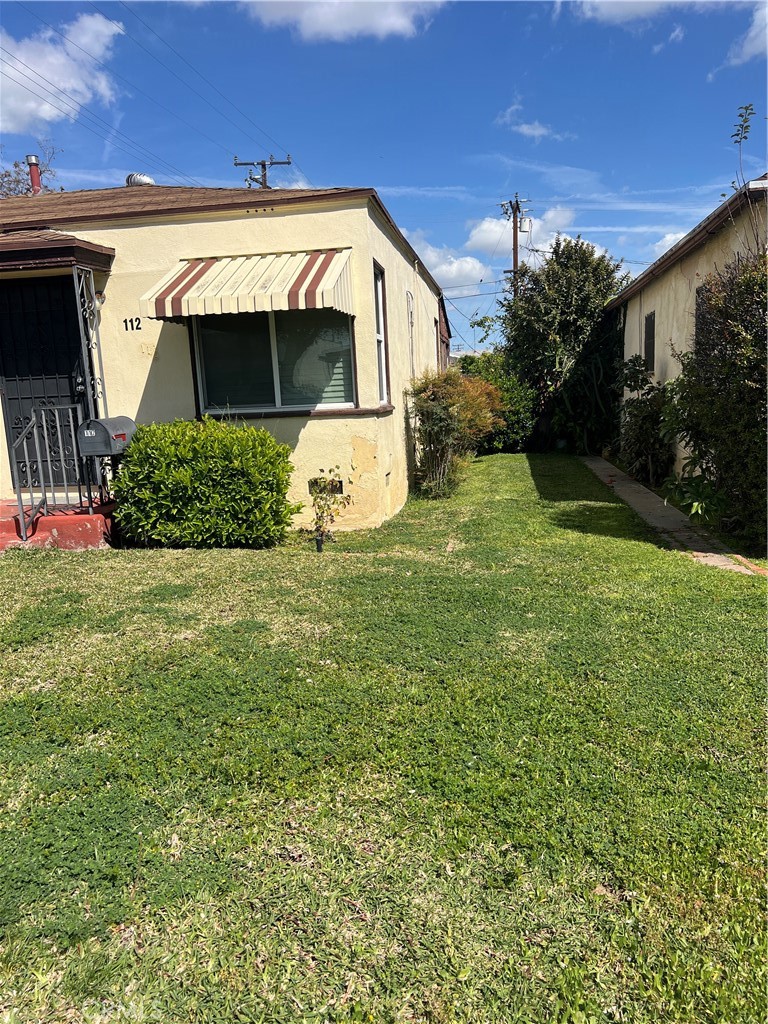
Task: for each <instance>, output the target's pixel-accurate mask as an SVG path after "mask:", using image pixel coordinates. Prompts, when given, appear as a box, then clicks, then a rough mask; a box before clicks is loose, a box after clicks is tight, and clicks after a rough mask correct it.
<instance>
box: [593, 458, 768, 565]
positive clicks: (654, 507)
mask: <svg viewBox="0 0 768 1024" xmlns="http://www.w3.org/2000/svg"><path fill="white" fill-rule="evenodd" d="M581 461H582V462H583V463H584V465H585V466H588V467H589V468H590V469H591V470H592V472H593V473H594V474H595V476H596V477H598V479H600V480H602V482H603V483H604V484H606V485H607V486H608V487H610V488H611V490H612V491H613V492H614V494H615V495H616V497H617V498H621V500H622V501H623V502H625V503H626V504H627V505H629V507H630V508H631V509H633V510H634V511H635V512H637V514H638V515H639V516H640V518H641V519H644V520H645V521H646V523H648V524H649V525H650V526H652V527H653V529H654V530H656V532H657V533H659V534H660V535H661V536H662V537H663V538H664V540H665V541H667V543H668V544H669V545H670V547H673V548H676V549H677V550H678V551H688V552H689V553H690V554H691V555H692V557H693V558H695V560H696V561H697V562H703V563H704V565H714V566H716V567H717V568H718V569H728V570H729V571H730V572H740V573H744V574H745V575H746V576H756V575H763V573H764V570H762V569H760V568H759V567H758V566H753V565H752V564H751V563H750V562H747V560H746V559H742V558H741V557H740V556H739V555H736V554H734V552H733V551H731V550H730V549H729V548H727V547H726V546H725V545H724V544H721V543H720V542H719V541H718V540H715V538H714V537H706V536H702V535H701V534H699V533H697V532H696V531H695V530H694V529H693V527H692V526H691V521H690V519H689V518H688V516H686V515H684V514H683V513H682V512H680V511H679V510H678V509H676V508H675V507H674V506H673V505H665V504H664V500H663V498H660V497H659V496H658V495H657V494H654V493H653V491H649V490H648V488H647V487H643V485H642V484H639V483H638V482H637V481H636V480H633V479H632V477H629V476H627V474H626V473H622V472H621V470H620V469H617V468H616V467H615V466H612V465H611V464H610V462H606V461H605V459H601V458H599V456H596V455H583V456H581ZM766 575H768V574H766Z"/></svg>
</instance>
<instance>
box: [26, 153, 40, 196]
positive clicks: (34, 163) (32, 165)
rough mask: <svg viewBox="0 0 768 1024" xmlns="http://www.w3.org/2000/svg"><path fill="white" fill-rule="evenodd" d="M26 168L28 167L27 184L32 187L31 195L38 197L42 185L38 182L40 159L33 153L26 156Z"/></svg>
mask: <svg viewBox="0 0 768 1024" xmlns="http://www.w3.org/2000/svg"><path fill="white" fill-rule="evenodd" d="M26 161H27V167H29V183H30V185H31V186H32V195H33V196H39V195H40V193H41V192H42V191H43V183H42V181H41V180H40V157H39V156H36V155H35V154H34V153H28V154H27V156H26Z"/></svg>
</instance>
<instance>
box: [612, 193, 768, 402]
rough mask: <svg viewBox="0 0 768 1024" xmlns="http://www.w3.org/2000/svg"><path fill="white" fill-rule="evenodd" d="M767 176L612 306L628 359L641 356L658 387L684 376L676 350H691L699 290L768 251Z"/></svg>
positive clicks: (729, 201) (638, 279) (667, 254)
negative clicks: (746, 257)
mask: <svg viewBox="0 0 768 1024" xmlns="http://www.w3.org/2000/svg"><path fill="white" fill-rule="evenodd" d="M767 194H768V176H765V175H764V176H763V177H762V178H759V179H758V180H756V181H750V182H747V183H746V184H745V185H744V186H743V187H742V188H740V189H739V190H738V191H737V192H735V193H734V194H733V195H732V196H730V197H729V198H728V199H726V201H725V202H724V203H723V204H722V205H721V206H719V207H718V208H717V209H716V210H715V211H714V212H713V213H711V214H710V215H709V216H708V217H706V218H705V219H704V220H703V221H702V222H701V223H700V224H697V225H696V227H695V228H693V230H692V231H689V232H688V234H687V235H685V237H684V238H682V239H681V240H680V241H679V242H677V243H676V244H675V245H673V246H672V248H671V249H669V250H668V251H667V252H665V253H664V255H663V256H661V257H659V259H657V260H656V262H655V263H653V264H651V266H650V267H648V268H647V269H646V270H644V271H643V273H642V274H639V275H638V276H637V277H636V278H635V279H634V280H633V281H631V282H630V284H628V285H627V287H626V288H624V290H623V291H622V292H621V293H620V294H619V295H618V296H617V297H616V298H615V299H614V300H613V302H611V303H610V305H609V307H608V309H609V310H612V309H615V310H621V309H622V307H624V309H623V320H624V358H625V359H630V358H631V357H632V356H635V355H641V356H643V357H644V358H645V361H646V366H647V367H648V369H649V370H650V371H651V373H652V374H653V378H654V380H656V381H659V382H663V381H665V380H671V379H672V378H674V377H676V376H677V375H678V373H679V372H680V364H679V363H678V361H677V360H676V359H675V357H674V355H673V350H674V351H677V352H686V351H689V350H690V349H691V345H692V343H693V332H694V316H695V310H696V290H697V289H698V288H699V287H700V286H701V285H702V284H703V282H704V279H705V278H706V277H707V275H708V274H711V273H712V272H713V271H714V270H717V269H722V268H723V267H724V266H725V265H726V264H727V263H730V262H731V261H732V260H733V259H734V258H735V257H736V256H737V255H738V254H739V253H745V252H749V251H752V252H754V251H759V250H760V249H764V248H765V246H766V238H767V235H766V223H767V221H766V195H767Z"/></svg>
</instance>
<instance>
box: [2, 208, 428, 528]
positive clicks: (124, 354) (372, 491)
mask: <svg viewBox="0 0 768 1024" xmlns="http://www.w3.org/2000/svg"><path fill="white" fill-rule="evenodd" d="M61 230H66V231H71V232H73V233H76V234H77V236H78V237H79V238H82V239H85V240H87V241H92V242H96V243H98V244H99V245H106V246H111V247H112V248H114V250H115V253H116V255H115V260H114V263H113V266H112V270H111V272H110V275H109V278H108V280H107V281H106V286H105V300H106V301H105V303H104V305H103V307H102V310H101V325H100V332H101V345H102V356H103V361H104V376H105V383H106V392H107V398H108V402H109V413H110V415H112V416H115V415H124V416H130V417H131V418H133V419H135V420H136V421H137V422H139V423H151V422H153V421H167V420H172V419H174V418H177V417H180V418H194V416H195V398H194V381H193V365H192V360H191V356H190V345H189V335H188V330H187V327H186V325H178V324H172V323H165V322H163V321H158V320H150V319H147V318H144V317H141V314H140V310H139V305H138V300H139V297H140V296H141V295H142V294H144V293H145V292H147V291H149V290H150V289H151V288H152V287H153V286H154V285H155V284H156V283H157V281H158V280H160V278H162V277H163V275H165V274H166V273H167V272H168V271H169V270H170V269H171V268H172V267H173V266H174V265H175V264H176V263H177V262H178V261H179V260H181V259H192V258H199V257H211V256H232V255H249V254H256V253H268V252H285V251H301V250H305V249H306V250H309V249H324V248H336V247H344V248H345V247H351V249H352V255H351V274H352V287H353V295H354V304H355V320H354V338H355V364H356V370H357V373H356V377H357V399H358V405H359V406H360V407H362V408H367V409H371V410H378V409H379V384H378V365H377V354H376V332H375V305H374V285H373V261H374V260H376V261H377V262H378V263H379V264H380V265H381V266H382V267H383V269H384V272H385V282H386V303H387V320H388V343H389V366H390V375H391V396H390V397H391V403H392V405H393V406H394V407H395V409H394V412H386V411H383V410H382V411H374V412H371V413H370V414H368V415H365V416H360V415H357V416H338V415H337V416H333V417H328V418H326V417H325V416H322V417H311V418H310V417H308V416H282V417H271V416H270V417H266V418H263V419H259V420H258V424H259V425H262V426H265V427H266V428H267V429H269V430H270V431H271V432H272V433H274V434H275V436H276V437H277V438H278V439H279V440H281V441H284V442H285V443H287V444H290V446H291V447H292V448H293V449H294V454H293V458H292V461H293V464H294V466H295V472H294V474H293V478H292V484H291V492H290V497H291V500H293V501H301V502H303V503H304V504H305V506H308V504H309V499H308V492H307V481H308V480H309V479H311V478H312V477H314V476H317V475H318V471H319V470H320V469H321V468H323V469H325V470H328V469H329V467H331V466H336V465H338V466H340V468H341V475H342V476H343V478H344V479H345V481H347V483H346V488H347V490H348V493H350V494H351V495H352V497H353V504H352V505H350V506H349V508H348V509H347V510H345V512H344V513H343V516H342V517H341V519H340V522H339V526H340V528H343V527H344V526H347V527H362V526H378V525H379V524H380V523H381V522H383V521H384V520H385V519H387V518H389V517H390V516H392V515H394V514H395V512H397V511H398V510H399V509H400V508H401V507H402V505H403V503H404V502H405V499H406V497H407V493H408V459H407V453H406V447H405V422H404V405H403V391H404V389H405V387H406V386H407V382H408V380H409V379H410V377H411V357H410V335H409V328H408V315H407V305H406V296H405V292H406V291H407V290H410V291H411V293H412V294H413V296H414V330H413V338H414V345H413V348H414V353H415V356H414V359H415V365H416V370H417V372H419V371H420V370H421V369H423V368H426V367H427V366H431V367H434V366H436V360H437V353H436V346H435V333H434V320H435V319H436V318H437V316H438V301H437V296H436V295H435V294H434V293H433V291H432V290H431V289H430V288H429V287H428V286H427V284H426V282H425V281H424V280H423V278H421V277H420V276H419V275H418V273H417V272H416V271H415V270H414V267H413V262H412V260H411V259H409V258H408V254H407V251H406V249H405V247H403V246H402V245H401V244H396V236H395V234H394V232H392V231H391V229H390V228H389V227H388V226H387V225H385V224H384V223H383V222H381V223H379V220H378V218H376V220H375V221H374V218H373V216H372V214H371V212H370V210H369V207H368V203H367V201H366V200H365V199H362V200H355V201H354V203H349V202H348V203H347V205H346V206H341V205H338V206H331V205H330V204H328V203H324V204H322V206H317V207H312V206H305V205H303V206H302V207H301V209H300V210H286V209H285V208H284V207H283V208H280V207H277V208H275V209H271V210H264V211H237V212H235V213H226V214H222V213H220V214H217V215H216V216H210V215H201V216H194V217H192V216H189V215H184V216H183V217H178V216H177V217H173V218H166V219H165V220H164V222H162V223H158V222H157V219H154V220H152V221H147V222H137V221H130V222H118V223H113V224H105V225H98V226H94V225H87V226H83V227H80V226H79V225H77V224H71V225H66V226H62V228H61ZM140 317H141V319H140V327H139V329H137V327H138V319H139V318H140ZM1 447H2V449H3V451H2V460H3V461H2V463H0V474H2V481H3V483H2V489H3V492H4V493H5V494H6V495H8V494H10V493H11V482H10V470H9V467H8V459H7V452H6V451H5V445H2V446H1ZM310 519H311V508H309V507H305V509H304V512H303V513H302V514H301V515H300V516H299V517H297V518H296V519H295V520H294V522H295V523H296V525H306V524H308V523H309V521H310Z"/></svg>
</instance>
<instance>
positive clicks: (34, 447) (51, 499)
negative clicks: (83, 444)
mask: <svg viewBox="0 0 768 1024" xmlns="http://www.w3.org/2000/svg"><path fill="white" fill-rule="evenodd" d="M82 418H83V413H82V409H81V407H80V406H79V405H36V406H33V408H32V412H31V415H30V419H29V423H27V425H26V426H25V427H24V428H23V429H22V431H21V433H20V434H19V436H18V437H17V438H16V439H15V441H14V442H13V444H12V445H11V470H12V472H13V485H14V488H15V491H16V498H17V501H18V506H19V528H20V531H21V539H22V540H23V541H26V540H27V538H28V537H29V532H30V529H31V527H32V524H33V523H34V521H35V518H36V517H37V516H38V515H44V516H47V515H49V514H50V512H51V509H54V508H61V507H64V508H73V507H75V506H78V507H83V505H84V504H85V503H87V506H88V511H89V512H93V484H92V481H91V474H90V472H89V469H90V467H88V466H87V465H86V462H85V460H84V459H82V458H81V456H80V452H79V450H78V447H77V428H78V427H79V425H80V423H81V422H82ZM27 499H28V500H27Z"/></svg>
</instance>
